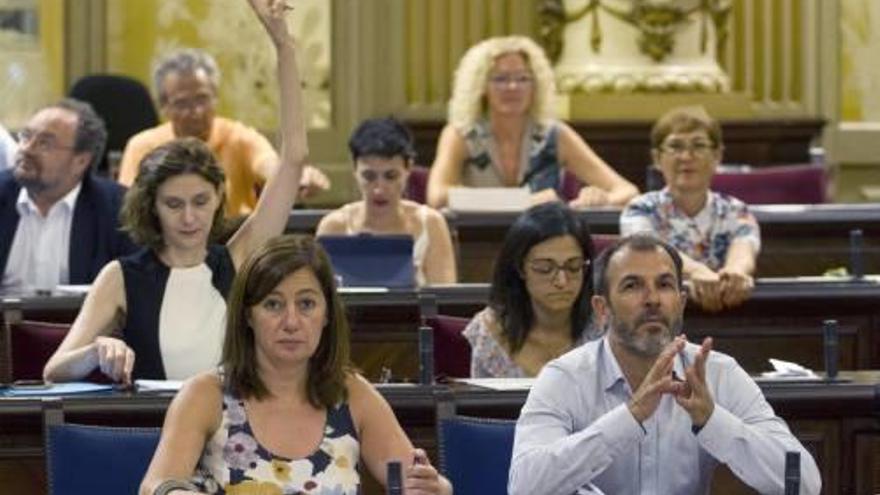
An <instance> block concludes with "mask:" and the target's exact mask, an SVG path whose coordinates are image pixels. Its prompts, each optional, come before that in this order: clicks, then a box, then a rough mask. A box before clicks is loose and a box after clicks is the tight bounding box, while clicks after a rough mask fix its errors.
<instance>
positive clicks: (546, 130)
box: [461, 119, 562, 192]
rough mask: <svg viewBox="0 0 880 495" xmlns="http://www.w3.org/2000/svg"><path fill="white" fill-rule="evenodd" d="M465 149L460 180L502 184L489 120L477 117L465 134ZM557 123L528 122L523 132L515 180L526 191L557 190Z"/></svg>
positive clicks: (469, 183) (559, 173) (481, 184)
mask: <svg viewBox="0 0 880 495" xmlns="http://www.w3.org/2000/svg"><path fill="white" fill-rule="evenodd" d="M463 135H464V141H465V145H466V146H467V150H468V157H467V160H466V161H465V167H464V169H463V170H462V177H461V183H462V185H464V186H467V187H504V181H503V179H502V177H501V175H500V173H499V171H498V165H497V162H498V160H497V158H496V151H495V138H494V137H493V136H492V130H491V129H490V128H489V121H488V120H485V119H484V120H478V121H477V122H475V123H474V125H473V126H472V127H471V128H470V129H468V130H466V131H465V132H464V133H463ZM558 138H559V125H558V124H557V123H555V122H553V123H551V124H549V125H547V126H543V125H539V124H536V123H530V124H529V127H528V129H527V130H526V132H525V134H524V135H523V143H522V146H521V150H522V156H521V157H520V165H519V171H518V173H517V179H516V180H517V183H518V184H519V185H521V186H523V185H528V186H529V190H530V191H532V192H538V191H541V190H544V189H548V188H550V189H555V190H557V191H560V188H561V186H562V180H561V177H562V166H561V164H560V163H559V159H558V157H557V149H556V148H557V141H558Z"/></svg>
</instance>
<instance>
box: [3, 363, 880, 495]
mask: <svg viewBox="0 0 880 495" xmlns="http://www.w3.org/2000/svg"><path fill="white" fill-rule="evenodd" d="M844 375H845V376H846V378H849V379H851V380H852V381H850V382H847V383H836V384H826V383H813V384H797V385H796V384H775V385H767V384H763V385H761V387H762V389H763V390H764V394H765V396H766V397H767V400H768V402H769V403H770V404H771V406H773V408H774V409H775V410H776V412H777V413H778V414H779V415H780V416H781V417H783V418H785V419H786V421H788V422H789V425H790V426H791V428H792V431H793V432H794V433H795V434H796V435H797V436H798V438H800V439H801V441H803V442H804V443H805V445H806V446H807V447H808V448H809V449H810V450H811V452H813V453H814V454H815V456H816V459H817V463H818V464H819V466H820V470H821V471H822V475H823V481H824V487H825V488H824V493H826V494H835V495H836V494H838V493H839V494H857V495H861V494H870V493H876V492H877V491H878V490H880V455H878V454H880V441H878V439H880V419H878V411H880V398H878V397H880V396H878V382H880V372H876V371H873V372H856V373H845V374H844ZM380 392H381V393H382V394H383V395H384V396H385V398H386V399H387V400H388V401H389V403H390V404H391V406H392V408H393V409H394V412H395V414H396V415H397V417H398V419H399V421H400V422H401V424H402V425H403V427H404V429H405V430H406V431H407V433H408V434H409V435H410V437H411V439H413V441H414V444H415V445H417V446H419V447H422V448H426V449H427V450H429V451H431V452H434V450H435V447H436V433H435V430H434V422H435V400H436V398H437V397H439V396H440V395H442V396H444V397H452V398H453V400H454V401H455V403H456V405H457V409H458V411H459V413H460V414H468V415H481V416H486V417H505V418H515V417H516V416H517V415H518V414H519V410H520V408H521V407H522V404H523V403H524V401H525V398H526V395H527V393H526V392H525V391H492V390H487V389H482V388H479V387H473V386H467V385H459V384H455V385H452V386H449V387H446V386H433V387H423V386H396V387H380ZM171 398H172V395H171V394H167V393H162V394H132V393H127V394H100V395H89V396H71V397H68V398H64V399H63V401H62V405H63V410H64V412H65V416H66V418H67V419H68V420H69V421H72V422H81V423H87V424H88V423H93V424H112V425H129V426H135V425H136V426H156V425H159V424H161V420H162V417H163V416H164V413H165V410H166V408H167V406H168V403H169V402H170V400H171ZM40 414H41V404H40V400H39V399H30V400H22V399H9V398H0V486H3V487H4V489H6V488H9V487H16V489H17V490H18V491H16V492H15V493H29V494H30V493H32V494H39V493H44V492H43V490H44V487H45V484H44V483H45V481H44V480H45V472H44V470H43V459H42V436H41V435H42V429H41V428H42V426H41V420H40ZM432 459H436V455H432ZM728 476H729V475H725V474H724V473H723V472H719V473H718V477H717V479H716V482H715V485H714V487H715V488H714V489H713V493H716V494H718V493H721V494H743V493H753V492H752V491H751V490H748V489H746V488H745V487H743V486H742V484H741V483H739V482H738V481H735V480H732V479H731V478H729V477H728ZM4 493H5V490H4ZM10 493H13V492H10ZM367 493H380V492H375V491H367Z"/></svg>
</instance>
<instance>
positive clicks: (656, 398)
mask: <svg viewBox="0 0 880 495" xmlns="http://www.w3.org/2000/svg"><path fill="white" fill-rule="evenodd" d="M684 344H685V340H684V337H681V336H678V337H676V338H675V339H674V340H673V341H672V342H670V343H669V344H667V345H666V347H665V348H664V349H663V352H661V353H660V355H659V356H657V360H656V361H654V366H651V369H650V370H649V371H648V374H647V375H646V376H645V379H644V380H642V383H641V385H639V388H638V389H636V391H635V392H634V393H633V396H632V399H630V401H629V404H628V405H627V406H628V407H629V410H630V412H631V413H632V415H633V417H634V418H636V420H637V421H638V422H639V423H644V422H645V420H647V419H648V418H650V417H651V416H652V415H653V414H654V411H656V410H657V406H658V405H660V399H662V398H663V394H680V393H681V392H682V390H683V389H684V384H683V383H682V382H680V381H676V380H674V379H673V377H672V367H673V363H674V362H675V356H677V355H678V353H679V352H680V351H681V350H682V349H684Z"/></svg>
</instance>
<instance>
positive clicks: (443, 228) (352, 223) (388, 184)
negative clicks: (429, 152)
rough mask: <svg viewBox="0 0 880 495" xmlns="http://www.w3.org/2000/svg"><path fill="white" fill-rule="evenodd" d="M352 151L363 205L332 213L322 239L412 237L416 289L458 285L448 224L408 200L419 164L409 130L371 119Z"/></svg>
mask: <svg viewBox="0 0 880 495" xmlns="http://www.w3.org/2000/svg"><path fill="white" fill-rule="evenodd" d="M348 149H349V151H350V152H351V160H352V162H353V163H354V179H355V183H357V186H358V189H360V192H361V198H362V199H361V200H360V201H355V202H353V203H349V204H346V205H343V206H342V207H340V208H339V209H337V210H334V211H332V212H330V213H328V214H327V216H325V217H324V218H322V219H321V222H320V223H319V224H318V228H317V231H316V235H317V236H319V237H320V236H322V235H358V234H364V233H367V234H404V235H410V236H412V238H413V265H414V268H415V276H416V284H417V285H419V286H424V285H432V284H453V283H455V281H456V273H455V253H454V252H453V249H452V238H451V236H450V234H449V226H448V225H447V223H446V219H445V218H444V217H443V215H441V214H440V212H438V211H437V210H435V209H433V208H431V207H430V206H428V205H422V204H418V203H416V202H414V201H410V200H408V199H404V198H403V192H404V190H405V188H406V182H407V177H409V174H410V170H411V169H412V167H413V161H414V159H415V149H414V147H413V142H412V136H411V134H410V132H409V130H408V129H407V128H406V127H405V126H404V125H403V124H402V123H401V122H400V121H398V120H397V119H395V118H393V117H385V118H376V119H368V120H365V121H363V122H362V123H361V124H360V125H359V126H358V127H357V128H356V129H355V130H354V132H352V134H351V138H350V139H349V141H348Z"/></svg>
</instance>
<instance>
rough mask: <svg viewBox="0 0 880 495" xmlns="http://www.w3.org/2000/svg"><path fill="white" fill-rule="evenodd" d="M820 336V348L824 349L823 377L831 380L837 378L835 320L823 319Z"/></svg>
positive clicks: (837, 342) (837, 341)
mask: <svg viewBox="0 0 880 495" xmlns="http://www.w3.org/2000/svg"><path fill="white" fill-rule="evenodd" d="M822 337H823V342H822V348H823V350H824V351H825V378H827V379H828V380H833V379H835V378H837V347H838V344H839V337H838V335H837V320H825V321H824V322H823V323H822Z"/></svg>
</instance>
